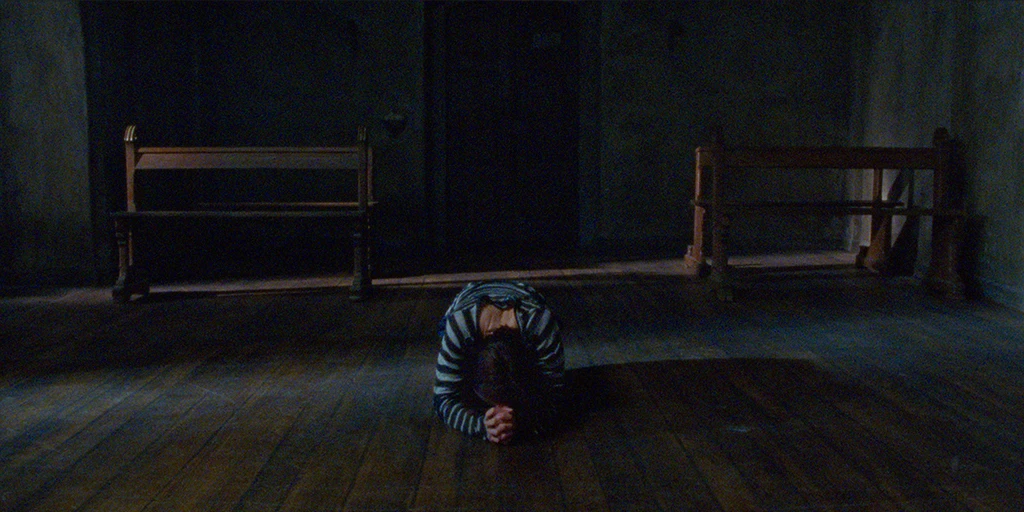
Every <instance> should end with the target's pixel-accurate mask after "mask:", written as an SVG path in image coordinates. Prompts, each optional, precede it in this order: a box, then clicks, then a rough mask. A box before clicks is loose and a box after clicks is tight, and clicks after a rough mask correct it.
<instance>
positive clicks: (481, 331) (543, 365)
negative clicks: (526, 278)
mask: <svg viewBox="0 0 1024 512" xmlns="http://www.w3.org/2000/svg"><path fill="white" fill-rule="evenodd" d="M440 337H441V349H440V351H439V353H438V355H437V370H436V381H435V384H434V410H435V411H436V412H437V415H438V416H439V417H440V418H441V420H442V421H444V422H445V424H447V425H448V426H450V427H452V428H454V429H456V430H458V431H460V432H462V433H464V434H467V435H469V436H473V437H481V438H484V439H487V440H488V441H491V442H494V443H502V444H507V443H509V442H511V441H512V440H513V439H519V438H522V437H526V436H531V435H537V434H540V433H543V432H544V431H546V430H549V429H550V428H551V427H552V426H553V422H554V421H555V419H556V415H557V413H558V408H559V406H560V401H561V398H562V392H563V387H564V382H563V381H564V375H565V359H564V354H563V349H562V342H561V334H560V330H559V324H558V320H557V319H556V318H555V316H554V314H553V313H552V312H551V310H550V309H548V307H547V305H546V303H545V301H544V298H543V297H542V296H541V295H540V294H539V293H538V292H537V291H536V290H534V289H533V288H532V287H530V286H529V285H527V284H524V283H519V282H514V281H488V282H476V283H470V284H469V285H467V286H466V287H465V288H463V289H462V291H461V292H459V294H458V295H457V296H456V297H455V300H454V301H452V304H451V306H449V308H448V311H447V312H446V313H445V315H444V318H443V319H442V321H441V332H440Z"/></svg>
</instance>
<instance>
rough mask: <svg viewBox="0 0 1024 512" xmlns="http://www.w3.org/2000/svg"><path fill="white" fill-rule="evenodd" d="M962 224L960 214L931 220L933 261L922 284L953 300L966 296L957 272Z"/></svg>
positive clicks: (962, 219)
mask: <svg viewBox="0 0 1024 512" xmlns="http://www.w3.org/2000/svg"><path fill="white" fill-rule="evenodd" d="M963 225H964V218H963V217H962V216H959V215H954V216H940V215H936V216H935V217H932V259H931V262H930V263H929V265H928V272H927V273H926V275H925V278H924V283H923V284H924V285H925V286H926V287H927V288H928V289H929V290H931V291H933V292H935V293H938V294H940V295H942V296H944V297H946V298H950V299H963V298H964V297H965V295H966V291H965V286H964V282H963V279H962V278H961V277H960V273H959V272H958V267H959V265H960V245H961V240H962V236H963Z"/></svg>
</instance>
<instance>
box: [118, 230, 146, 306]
mask: <svg viewBox="0 0 1024 512" xmlns="http://www.w3.org/2000/svg"><path fill="white" fill-rule="evenodd" d="M114 233H115V236H116V237H117V267H118V268H117V281H115V282H114V288H113V290H111V296H112V297H113V299H114V300H115V301H117V302H121V303H125V302H128V301H129V300H130V299H131V298H132V295H133V294H139V295H146V294H148V293H149V280H148V279H146V277H145V273H144V272H142V271H141V270H140V269H138V268H137V267H135V265H134V264H133V262H132V253H133V247H132V228H131V223H130V222H129V221H128V219H120V218H119V219H115V220H114Z"/></svg>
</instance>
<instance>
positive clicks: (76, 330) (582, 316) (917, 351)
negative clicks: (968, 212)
mask: <svg viewBox="0 0 1024 512" xmlns="http://www.w3.org/2000/svg"><path fill="white" fill-rule="evenodd" d="M680 268H681V266H680V263H679V262H678V261H649V262H635V263H631V264H608V265H603V266H593V267H589V268H583V269H550V270H535V271H531V272H518V273H517V272H506V273H492V274H473V275H458V274H453V275H433V276H417V277H412V278H405V279H398V278H395V279H390V280H386V281H381V282H379V283H378V284H379V285H381V286H379V288H378V290H377V293H376V295H375V296H374V297H373V298H372V299H371V300H368V301H365V302H362V303H351V302H349V301H348V299H347V298H346V295H347V294H346V293H345V290H344V289H343V288H335V287H333V284H335V283H334V282H332V281H331V280H329V279H291V280H277V281H274V280H265V281H259V282H242V283H205V284H202V285H200V286H195V285H189V286H165V287H162V288H156V289H155V290H154V293H153V294H152V295H151V296H149V297H148V298H146V299H144V300H139V301H135V302H133V303H131V304H127V305H123V304H115V303H113V302H111V301H110V299H109V289H106V288H104V289H99V288H97V289H74V290H61V291H52V292H38V293H34V294H28V295H21V296H8V297H5V298H0V335H2V337H0V339H2V340H3V341H2V345H0V371H2V374H0V510H12V511H14V510H39V511H65V510H103V511H119V510H189V511H191V510H229V509H230V510H305V511H314V510H316V511H319V510H340V509H346V510H408V509H414V510H499V509H500V510H564V509H569V510H587V511H591V510H698V511H713V510H727V511H734V510H735V511H747V510H843V511H847V510H921V511H957V510H978V511H981V510H999V511H1001V510H1006V511H1019V510H1022V506H1024V483H1022V481H1024V479H1022V475H1024V314H1021V313H1019V312H1015V311H1011V310H1007V309H1004V308H1001V307H997V306H993V305H990V304H985V303H982V302H966V303H949V302H944V301H941V300H938V299H935V298H932V297H930V296H927V295H925V294H923V293H921V292H920V291H919V289H918V288H917V287H916V286H914V284H913V283H912V282H910V280H906V279H904V280H890V279H880V278H877V277H871V276H863V275H859V274H856V273H853V272H849V271H845V270H828V271H824V270H815V271H809V270H805V269H790V270H788V271H784V272H771V273H765V272H762V271H761V270H758V269H757V268H756V262H755V263H752V264H751V265H748V266H747V269H746V270H745V271H744V272H745V273H741V275H740V288H739V291H738V292H737V297H736V299H737V300H736V301H735V302H733V303H730V304H720V303H717V302H715V301H714V300H713V299H712V294H711V293H709V291H708V290H707V289H706V288H705V286H704V285H703V284H702V283H701V282H700V281H697V280H695V279H693V278H691V277H687V276H684V275H681V272H680ZM481 277H521V278H524V279H529V280H530V281H531V282H532V283H533V284H534V285H535V286H536V287H538V288H539V289H540V290H541V291H542V292H544V293H545V294H546V295H547V297H548V299H549V302H550V303H551V305H552V306H553V308H555V309H556V311H557V312H558V313H559V314H560V315H561V318H562V321H563V324H564V327H565V344H566V351H567V358H568V364H569V376H570V382H571V383H572V388H571V389H572V393H573V397H574V400H573V401H572V410H571V417H572V419H571V421H568V422H567V423H566V424H565V425H564V427H563V429H562V430H561V431H560V432H558V433H556V434H555V435H554V436H552V437H550V438H548V439H544V440H540V441H536V442H531V443H527V444H521V445H515V446H508V447H499V446H492V445H489V444H486V443H484V442H481V441H477V440H472V439H466V438H464V437H463V436H461V435H459V434H457V433H455V432H453V431H451V430H449V429H447V428H445V427H444V426H443V425H442V424H441V423H440V422H439V420H437V419H436V418H435V416H434V415H433V413H432V411H431V405H430V399H431V384H432V379H433V370H434V368H433V365H434V358H435V355H436V350H437V340H436V338H435V330H436V323H437V319H438V317H439V316H440V315H441V313H442V312H443V311H444V309H445V307H446V306H447V304H448V302H449V301H450V300H451V298H452V297H453V296H454V294H455V293H456V292H457V291H458V289H459V288H460V287H461V286H462V285H463V284H464V283H465V282H466V280H468V279H477V278H481Z"/></svg>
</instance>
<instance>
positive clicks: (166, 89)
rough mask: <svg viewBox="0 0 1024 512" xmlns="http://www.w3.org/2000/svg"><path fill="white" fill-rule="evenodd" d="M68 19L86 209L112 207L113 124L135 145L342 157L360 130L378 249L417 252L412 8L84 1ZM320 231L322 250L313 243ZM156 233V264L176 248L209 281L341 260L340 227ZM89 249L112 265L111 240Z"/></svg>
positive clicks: (163, 184)
mask: <svg viewBox="0 0 1024 512" xmlns="http://www.w3.org/2000/svg"><path fill="white" fill-rule="evenodd" d="M82 15H83V25H84V34H85V45H86V55H87V68H88V87H89V100H90V101H89V103H90V107H91V112H92V113H93V114H92V115H91V116H90V137H89V139H90V146H91V147H92V148H93V153H92V172H93V177H94V181H95V182H96V188H97V189H98V193H97V194H96V203H95V204H94V207H95V208H96V209H98V210H104V211H114V210H121V209H123V208H124V149H123V144H122V142H121V140H122V133H123V131H124V128H125V126H126V125H127V124H135V125H137V126H138V136H139V143H140V145H143V146H146V145H151V146H172V145H196V146H204V145H205V146H216V145H238V146H275V145H297V146H317V145H343V144H346V143H350V142H352V141H354V140H355V136H356V132H357V127H359V126H361V125H362V126H366V127H367V128H368V131H369V139H370V142H371V144H372V145H373V146H374V148H375V167H376V169H378V171H379V172H377V173H376V175H375V177H376V180H375V192H376V194H377V196H378V198H379V199H381V207H380V209H379V210H378V217H377V220H378V225H379V232H380V233H382V234H383V236H382V237H380V238H379V239H378V243H379V244H380V245H382V246H383V247H392V246H396V247H398V248H399V249H403V248H405V247H406V246H415V245H417V244H420V243H421V242H422V239H423V237H424V234H423V231H424V226H423V222H422V218H423V217H424V215H423V213H424V212H423V208H424V205H423V196H424V189H423V187H424V183H423V178H422V173H421V169H422V167H423V165H422V158H423V156H422V155H423V151H422V147H423V140H422V123H421V121H420V115H421V108H422V97H421V95H422V65H423V64H422V63H423V55H422V27H421V24H422V5H421V4H420V3H413V2H388V3H376V2H126V3H117V2H84V3H82ZM389 114H400V115H403V116H406V117H407V118H408V119H409V121H408V122H407V125H406V128H405V129H404V131H402V132H401V133H398V134H395V135H394V136H392V135H391V134H389V133H387V132H386V131H385V130H384V128H383V125H382V119H383V117H384V116H386V115H389ZM162 179H164V181H161V180H162ZM152 180H153V183H150V184H146V183H143V184H142V186H143V188H144V189H145V187H146V186H147V185H148V186H150V187H151V188H152V189H159V190H160V192H159V194H162V195H165V196H166V195H169V194H168V191H171V190H173V191H178V192H180V191H181V190H182V188H181V187H182V185H181V184H180V183H173V182H171V181H167V180H169V178H166V179H165V177H153V178H152ZM200 186H202V187H204V188H210V187H211V186H217V185H211V184H210V183H205V184H202V185H200ZM219 186H220V187H222V188H225V187H227V185H225V184H220V185H219ZM244 186H247V187H256V188H259V187H273V186H275V184H273V183H267V182H264V183H260V182H255V183H247V184H244ZM145 192H146V191H145V190H143V193H144V194H145ZM152 196H153V197H155V196H156V194H153V195H152ZM97 228H98V233H102V232H103V230H102V229H101V228H102V227H101V226H98V227H97ZM325 231H326V232H328V233H330V235H329V236H327V237H326V238H321V237H319V236H318V235H317V233H324V232H325ZM169 233H172V234H171V235H168V236H169V238H166V239H157V238H153V237H151V238H150V240H151V243H152V244H155V245H158V246H161V247H163V246H167V247H166V248H167V249H168V252H177V249H179V247H178V246H180V245H182V244H185V245H187V248H188V249H190V250H198V251H202V258H197V260H202V261H205V262H210V261H216V262H217V264H216V265H214V268H212V270H214V271H222V270H225V269H227V268H226V267H231V266H233V265H236V264H237V265H238V267H239V268H238V270H242V271H244V270H245V269H246V268H248V267H261V266H265V265H264V264H265V263H267V262H269V263H271V264H272V263H274V262H275V260H282V265H281V266H282V268H286V267H288V266H292V267H294V266H295V265H294V263H295V262H296V261H298V262H308V263H312V264H314V265H313V266H314V267H315V266H317V265H321V268H320V270H328V271H333V270H343V269H344V268H346V265H347V262H346V261H345V257H346V256H347V254H348V253H349V252H350V251H348V250H347V249H346V247H347V244H348V243H349V242H348V239H347V238H346V235H345V233H346V231H345V229H344V226H343V225H342V226H339V229H337V230H324V229H323V226H316V225H313V226H309V225H305V226H304V225H302V224H291V225H273V224H270V225H241V226H239V225H231V226H211V225H206V226H201V227H182V228H181V230H180V231H178V232H177V233H174V232H173V230H171V231H170V232H169ZM99 241H100V243H103V244H105V247H107V248H108V250H107V254H109V255H111V257H112V254H113V253H112V251H111V250H110V243H111V240H110V239H109V238H102V237H101V239H100V240H99ZM254 242H255V244H254ZM254 246H255V247H254ZM143 252H144V253H149V254H152V253H153V251H152V250H149V251H143ZM313 260H319V261H313ZM179 261H180V259H178V258H165V259H163V260H160V261H152V262H151V263H152V264H154V265H155V266H157V267H160V265H161V264H166V265H176V264H177V263H178V262H179ZM108 268H109V266H108ZM184 270H187V269H184V268H181V267H180V266H175V267H168V271H169V272H178V271H184ZM227 270H230V269H227ZM299 270H302V269H299ZM305 270H311V269H305Z"/></svg>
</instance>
